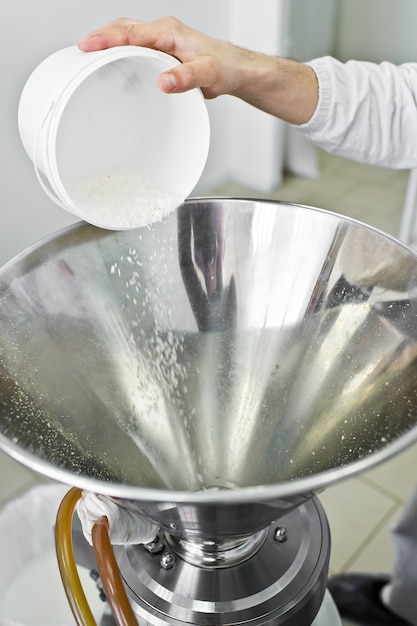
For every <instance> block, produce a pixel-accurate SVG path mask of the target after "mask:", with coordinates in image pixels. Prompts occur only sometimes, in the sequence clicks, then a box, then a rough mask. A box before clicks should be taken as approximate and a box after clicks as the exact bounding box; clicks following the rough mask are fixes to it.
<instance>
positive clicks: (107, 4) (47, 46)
mask: <svg viewBox="0 0 417 626" xmlns="http://www.w3.org/2000/svg"><path fill="white" fill-rule="evenodd" d="M287 1H288V0H210V1H207V2H202V1H200V2H197V1H196V0H152V1H150V0H118V1H117V2H116V1H115V0H35V1H32V2H28V1H27V0H9V1H8V2H4V3H2V5H1V9H0V16H1V24H2V36H1V38H0V54H1V58H2V73H1V80H2V89H1V92H2V98H1V99H0V137H1V141H0V162H1V164H2V166H1V169H0V185H1V191H2V202H3V209H2V218H1V224H0V265H2V264H3V263H5V262H6V261H7V260H8V259H10V258H11V257H12V256H14V255H15V254H16V253H18V252H20V251H21V250H23V249H24V248H26V247H27V246H28V245H30V244H32V243H33V242H36V241H38V240H39V239H40V238H42V237H44V236H46V235H48V234H49V233H51V232H54V231H56V230H57V229H59V228H61V227H63V226H66V225H68V224H70V223H72V222H74V221H76V220H75V219H74V218H73V217H72V216H71V215H70V214H68V213H66V212H64V211H63V210H62V209H59V208H58V207H56V206H55V204H54V203H53V202H52V201H51V200H49V199H48V198H47V196H46V195H45V194H44V192H43V191H42V189H41V188H40V185H39V184H38V182H37V180H36V177H35V174H34V171H33V165H32V162H31V161H30V159H29V157H28V156H27V155H26V153H25V152H24V150H23V147H22V145H21V142H20V138H19V136H18V129H17V108H18V101H19V97H20V93H21V90H22V88H23V85H24V83H25V81H26V79H27V78H28V76H29V75H30V73H31V72H32V71H33V69H34V68H35V67H36V66H37V65H38V64H39V63H40V62H41V61H42V60H43V59H44V58H45V57H46V56H48V55H49V54H52V53H53V52H55V51H56V50H59V49H60V48H64V47H66V46H70V45H74V44H75V43H76V42H77V41H78V40H79V39H81V38H82V37H83V36H84V35H85V34H87V33H88V32H90V30H92V29H94V28H96V27H98V26H100V25H102V24H105V23H107V22H109V21H111V20H112V19H114V18H116V17H120V16H124V17H135V18H138V19H143V20H152V19H156V18H158V17H161V16H163V15H166V14H175V15H176V16H177V17H178V18H180V19H182V20H183V21H185V22H186V23H188V24H189V25H190V26H193V27H195V28H198V29H199V30H202V31H204V32H206V33H208V34H211V35H213V36H216V37H219V38H222V39H228V38H229V34H230V19H231V18H230V16H231V15H232V14H233V13H234V15H235V17H237V16H240V18H241V19H240V20H238V23H237V24H236V28H235V29H234V36H235V39H237V41H238V43H241V44H242V45H248V44H249V43H251V41H249V40H251V38H252V40H253V35H252V36H248V34H249V35H250V33H251V32H252V33H253V32H254V31H253V28H252V27H253V24H254V23H255V22H254V20H255V21H256V28H257V38H256V43H257V44H258V49H261V50H262V49H263V43H264V42H266V41H267V42H268V43H267V45H268V46H270V45H271V41H272V39H273V36H274V35H273V33H274V31H276V32H277V33H278V32H281V27H282V25H281V24H280V23H275V22H273V21H272V20H271V11H272V15H273V19H274V20H278V16H279V14H278V13H277V7H281V5H282V6H283V5H284V4H285V3H286V2H287ZM260 3H261V4H262V5H263V10H262V11H261V12H260V11H259V7H260ZM236 9H237V12H236ZM247 17H249V22H246V18H247ZM248 27H249V28H248ZM264 30H265V32H267V33H268V37H267V38H266V39H263V37H262V32H263V31H264ZM265 51H268V50H265ZM272 51H277V52H281V53H282V52H283V50H282V47H279V49H278V48H276V47H274V48H273V50H272ZM234 100H235V99H233V98H228V97H225V98H218V99H216V100H215V101H210V102H208V108H209V114H210V118H211V129H212V137H211V147H210V154H209V158H208V162H207V167H206V170H205V172H204V174H203V176H202V178H201V181H200V183H199V185H198V186H197V188H196V190H195V192H194V194H199V193H204V192H205V190H206V189H208V188H209V187H210V186H213V185H216V184H219V183H221V182H223V180H224V179H227V178H228V177H230V175H231V174H232V173H233V174H235V175H236V176H237V177H239V171H240V166H243V165H244V164H245V156H244V154H243V152H242V150H246V151H247V153H248V154H249V155H250V158H252V161H251V163H252V165H254V166H255V167H252V165H251V166H249V167H248V169H250V171H251V173H252V178H253V181H252V182H254V183H255V182H256V181H257V176H258V174H257V172H260V173H261V174H262V176H264V174H265V172H266V171H267V174H268V177H269V179H268V180H270V179H271V177H272V178H274V180H279V178H280V175H281V172H280V167H281V162H280V159H281V156H280V149H279V141H280V140H279V139H274V141H273V142H271V141H270V140H269V139H268V137H269V133H270V129H271V128H272V127H275V125H276V124H277V123H278V122H277V121H276V120H274V122H272V123H271V120H268V122H265V115H264V114H263V115H258V116H257V114H259V112H255V114H253V113H248V112H247V109H248V108H250V107H248V105H245V107H246V108H245V107H244V108H243V110H239V111H238V113H235V112H234V111H233V107H237V106H239V105H238V104H236V102H237V101H235V102H234V103H232V101H234ZM231 116H232V118H233V119H234V122H233V128H234V130H233V132H232V130H231V126H230V124H229V121H230V119H231ZM246 116H249V118H250V120H251V125H252V126H251V128H252V134H250V133H248V137H247V140H246V141H244V142H243V143H242V141H241V142H240V144H239V149H238V150H237V151H236V149H234V151H233V150H232V149H231V145H230V139H231V136H232V135H233V134H234V137H235V138H236V137H239V136H240V137H242V135H243V134H244V132H243V133H242V132H241V131H240V130H239V129H240V128H241V125H242V124H245V123H246ZM239 120H240V121H239ZM239 124H240V126H239ZM243 128H245V126H243ZM257 128H258V129H259V130H257ZM263 137H265V138H266V139H265V140H266V142H267V143H266V144H265V145H266V147H265V150H264V151H263V149H264V146H263V144H262V138H263ZM255 140H256V146H255V149H252V146H253V143H254V141H255ZM236 154H239V159H240V166H239V164H237V161H236V158H235V155H236ZM242 154H243V156H242ZM260 154H264V155H266V157H265V158H266V160H265V159H264V161H262V162H260V160H259V158H258V157H259V155H260ZM231 164H232V165H231ZM256 167H257V168H258V169H257V170H256ZM274 168H275V169H274ZM231 170H233V172H231ZM275 170H276V171H275ZM243 178H245V179H246V182H247V178H246V176H245V175H243ZM268 180H267V181H266V184H267V185H268V184H269V185H271V183H270V182H269V183H268ZM264 184H265V180H263V179H262V180H261V178H260V179H259V186H260V187H262V186H264Z"/></svg>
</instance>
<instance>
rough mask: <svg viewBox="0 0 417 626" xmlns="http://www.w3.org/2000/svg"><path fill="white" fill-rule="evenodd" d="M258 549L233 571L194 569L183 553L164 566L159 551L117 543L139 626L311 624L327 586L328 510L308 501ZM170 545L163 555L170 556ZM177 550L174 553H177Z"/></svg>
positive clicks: (265, 535) (270, 531) (269, 532)
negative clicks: (283, 536)
mask: <svg viewBox="0 0 417 626" xmlns="http://www.w3.org/2000/svg"><path fill="white" fill-rule="evenodd" d="M283 520H284V522H285V525H286V526H287V527H288V528H289V529H290V530H289V532H288V537H287V540H286V541H285V542H281V543H280V542H277V541H276V540H275V528H274V526H270V527H269V529H267V531H266V532H265V533H263V541H262V542H261V543H260V544H259V545H258V549H257V551H256V553H255V554H253V555H252V556H251V558H249V559H245V560H243V561H241V562H240V563H239V564H237V565H236V564H235V565H233V566H232V567H228V568H218V567H216V564H211V565H210V564H209V563H207V564H206V566H205V567H196V566H195V565H194V564H193V563H190V562H189V561H188V560H184V559H183V558H177V559H175V562H174V565H173V567H172V568H170V569H169V570H164V571H162V569H161V568H162V567H163V566H161V562H160V561H161V555H160V554H151V553H149V552H148V551H147V550H146V549H145V547H144V546H128V547H126V546H118V547H116V548H115V555H116V559H117V562H118V565H119V568H120V571H121V574H122V576H123V577H124V580H125V582H126V585H127V590H128V593H129V598H130V600H131V602H132V606H133V608H134V611H135V613H136V615H137V617H138V621H139V623H140V624H147V625H152V626H161V624H163V623H167V624H170V626H179V625H180V624H182V625H183V624H199V625H200V626H203V625H210V624H230V625H231V624H246V623H250V624H254V625H255V624H256V625H258V626H261V625H262V626H264V625H265V626H266V625H267V624H268V625H269V626H284V625H285V626H310V625H311V624H312V623H313V620H314V619H315V617H316V615H317V613H318V611H319V609H320V607H321V604H322V601H323V597H324V593H325V591H326V583H327V571H328V562H329V554H330V533H329V527H328V524H327V520H326V516H325V514H324V511H323V508H322V507H321V505H320V503H319V502H318V501H317V500H316V499H311V500H309V501H308V502H306V503H305V504H304V505H301V506H300V507H298V508H297V509H295V510H294V511H291V512H290V513H288V514H287V515H286V516H285V517H283ZM173 547H174V546H173V544H172V542H169V545H167V547H166V550H165V552H164V555H170V556H172V552H171V550H172V549H173ZM174 554H175V552H174Z"/></svg>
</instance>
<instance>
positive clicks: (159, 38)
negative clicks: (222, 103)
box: [79, 17, 318, 124]
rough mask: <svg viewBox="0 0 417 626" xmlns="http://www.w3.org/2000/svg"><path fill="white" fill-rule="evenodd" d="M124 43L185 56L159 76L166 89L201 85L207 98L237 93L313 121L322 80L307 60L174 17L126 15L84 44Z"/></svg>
mask: <svg viewBox="0 0 417 626" xmlns="http://www.w3.org/2000/svg"><path fill="white" fill-rule="evenodd" d="M121 45H136V46H146V47H149V48H154V49H157V50H162V51H163V52H166V53H168V54H171V55H172V56H175V57H176V58H177V59H179V61H181V63H182V64H181V65H179V66H178V67H176V68H175V69H173V70H171V71H170V72H166V73H164V74H161V76H160V77H159V86H160V88H161V89H162V91H165V92H172V93H175V92H177V93H179V92H183V91H187V90H188V89H192V88H194V87H199V88H201V90H202V92H203V94H204V96H205V97H206V98H215V97H216V96H219V95H221V94H229V95H233V96H236V97H238V98H240V99H242V100H245V101H246V102H248V103H249V104H252V105H253V106H255V107H257V108H259V109H261V110H263V111H265V112H267V113H270V114H271V115H274V116H276V117H279V118H281V119H283V120H284V121H286V122H290V123H292V124H303V123H305V122H307V121H308V120H309V119H310V118H311V116H312V114H313V112H314V110H315V108H316V105H317V96H318V92H317V79H316V75H315V73H314V71H313V70H312V69H311V68H310V67H308V66H307V65H304V64H303V63H297V62H296V61H292V60H289V59H282V58H276V57H270V56H267V55H264V54H260V53H257V52H252V51H250V50H246V49H244V48H239V47H238V46H234V45H232V44H230V43H227V42H224V41H220V40H218V39H214V38H212V37H209V36H208V35H205V34H203V33H200V32H198V31H196V30H194V29H192V28H190V27H188V26H186V25H185V24H182V23H181V22H180V21H178V20H177V19H175V18H172V17H168V18H163V19H161V20H157V21H155V22H138V21H136V20H131V19H124V18H123V19H120V20H116V21H114V22H111V23H110V24H108V25H106V26H104V27H103V28H100V29H98V30H96V31H94V32H93V33H91V34H90V35H89V36H88V37H87V38H86V39H84V40H83V41H82V42H80V43H79V47H80V49H81V50H84V51H86V52H88V51H91V50H102V49H104V48H109V47H112V46H121Z"/></svg>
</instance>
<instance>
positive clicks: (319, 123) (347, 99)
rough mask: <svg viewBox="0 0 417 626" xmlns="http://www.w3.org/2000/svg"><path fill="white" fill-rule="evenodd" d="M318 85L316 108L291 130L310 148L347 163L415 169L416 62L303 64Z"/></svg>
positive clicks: (328, 61)
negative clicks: (337, 156)
mask: <svg viewBox="0 0 417 626" xmlns="http://www.w3.org/2000/svg"><path fill="white" fill-rule="evenodd" d="M307 65H309V66H310V67H312V69H313V70H314V72H315V73H316V76H317V79H318V84H319V101H318V105H317V109H316V111H315V113H314V115H313V117H312V118H311V120H310V121H309V122H307V123H306V124H301V125H298V126H295V128H297V129H298V130H299V131H300V132H302V134H303V135H304V136H306V137H307V138H309V139H310V140H311V141H312V142H313V143H314V144H315V145H317V146H318V147H320V148H322V149H323V150H325V151H327V152H331V153H333V154H337V155H340V156H344V157H347V158H349V159H352V160H355V161H360V162H363V163H369V164H372V165H380V166H383V167H388V168H393V169H394V168H395V169H409V168H414V167H417V63H404V64H403V65H398V66H396V65H394V64H392V63H388V62H383V63H381V64H376V63H369V62H365V61H348V62H347V63H341V62H340V61H337V60H336V59H334V58H332V57H323V58H320V59H315V60H313V61H311V62H309V63H307Z"/></svg>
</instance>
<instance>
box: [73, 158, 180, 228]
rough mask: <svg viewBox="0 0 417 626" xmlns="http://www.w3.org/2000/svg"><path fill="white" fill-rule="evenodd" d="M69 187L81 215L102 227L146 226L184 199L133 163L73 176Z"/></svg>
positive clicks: (159, 218)
mask: <svg viewBox="0 0 417 626" xmlns="http://www.w3.org/2000/svg"><path fill="white" fill-rule="evenodd" d="M68 191H69V193H70V195H71V196H72V198H73V199H74V201H75V204H76V206H77V207H79V209H80V212H81V211H82V212H83V216H84V219H86V221H88V222H91V223H93V224H96V225H98V226H102V227H103V228H115V229H128V228H139V227H140V226H147V225H148V224H152V223H153V222H158V221H161V220H162V219H163V218H164V217H166V216H167V215H168V214H169V213H171V211H173V210H174V209H176V208H177V207H178V206H179V205H180V204H182V203H183V201H184V198H183V197H180V196H179V195H178V194H173V193H170V192H169V191H167V190H163V189H159V188H157V187H156V186H155V185H154V183H153V182H152V181H151V180H150V179H149V178H147V177H145V176H144V175H143V174H142V173H141V172H140V171H138V169H136V168H134V167H120V168H117V169H112V170H108V171H106V172H102V173H100V174H96V175H94V176H88V177H83V178H78V179H76V180H72V181H71V182H70V184H69V185H68Z"/></svg>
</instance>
